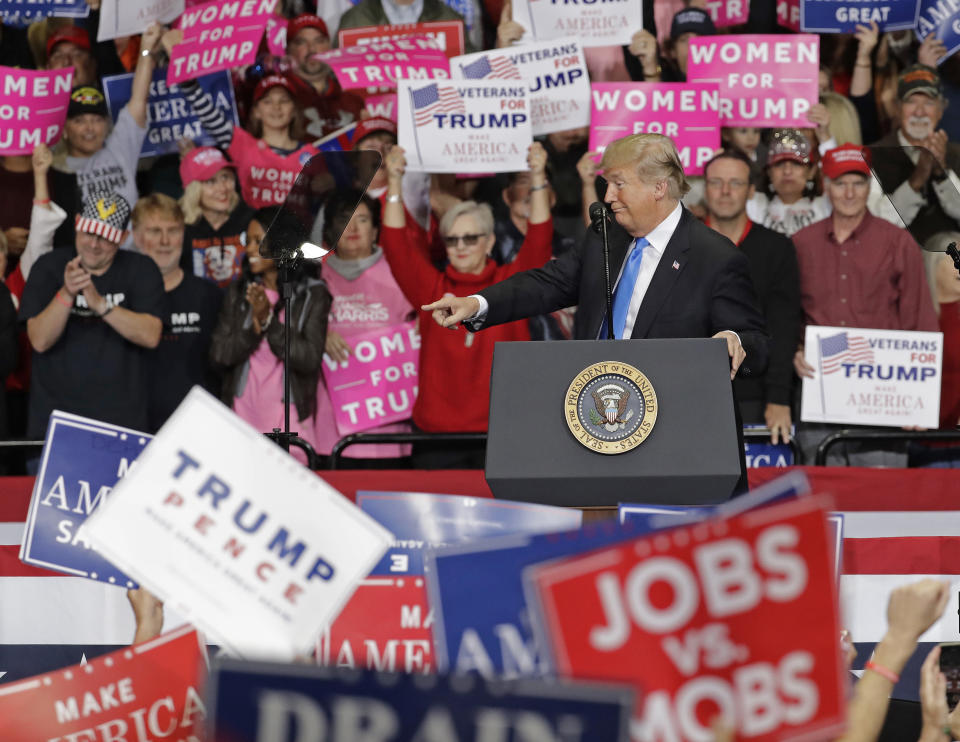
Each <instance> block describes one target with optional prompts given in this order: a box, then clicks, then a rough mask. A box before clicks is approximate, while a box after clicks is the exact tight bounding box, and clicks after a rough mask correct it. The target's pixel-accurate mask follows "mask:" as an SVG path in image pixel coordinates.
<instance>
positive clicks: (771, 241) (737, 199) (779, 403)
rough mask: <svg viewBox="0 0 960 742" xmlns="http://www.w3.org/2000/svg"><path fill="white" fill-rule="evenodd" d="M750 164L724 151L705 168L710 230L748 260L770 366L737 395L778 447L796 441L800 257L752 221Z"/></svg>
mask: <svg viewBox="0 0 960 742" xmlns="http://www.w3.org/2000/svg"><path fill="white" fill-rule="evenodd" d="M750 169H751V162H750V159H749V158H748V157H747V156H746V155H745V154H744V153H743V152H741V151H740V150H738V149H724V150H721V151H720V152H719V153H717V154H716V155H714V157H713V159H711V160H710V161H709V162H708V163H707V164H706V166H705V167H704V170H703V172H704V179H705V181H706V190H705V193H704V200H705V205H706V208H707V218H706V220H705V221H706V224H707V226H708V227H711V228H712V229H714V230H716V231H717V232H719V233H720V234H722V235H723V236H724V237H726V238H727V239H729V240H730V241H731V242H732V243H733V244H734V245H736V246H737V247H738V248H739V249H740V251H741V252H742V253H743V254H744V255H746V256H747V261H748V262H749V264H750V277H751V278H752V279H753V286H754V288H755V289H756V291H757V298H758V299H759V302H760V310H761V311H762V312H763V316H764V319H766V321H767V332H768V333H769V334H770V361H769V363H768V364H767V370H766V372H765V373H764V374H763V375H762V376H756V377H753V378H749V377H748V378H741V377H737V378H736V379H735V380H734V382H733V386H734V391H735V393H736V397H737V402H738V403H739V405H740V411H741V414H742V415H743V421H744V422H745V423H748V424H749V423H758V424H763V425H766V426H767V427H768V428H769V429H770V436H771V440H772V441H773V443H779V442H780V441H781V440H782V441H784V442H786V441H789V440H790V435H791V433H790V427H791V422H792V419H791V412H790V406H791V393H792V389H793V352H794V350H795V349H796V344H797V332H798V330H799V326H800V279H799V274H798V269H797V252H796V250H795V249H794V247H793V243H792V242H791V241H790V238H789V237H786V236H785V235H782V234H780V233H779V232H774V231H773V230H772V229H767V228H766V227H764V226H763V225H761V224H755V223H754V222H752V221H750V219H749V218H748V217H747V201H748V200H749V199H750V198H752V197H753V192H754V187H753V185H752V184H751V182H750Z"/></svg>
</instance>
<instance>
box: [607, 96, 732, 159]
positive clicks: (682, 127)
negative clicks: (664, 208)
mask: <svg viewBox="0 0 960 742" xmlns="http://www.w3.org/2000/svg"><path fill="white" fill-rule="evenodd" d="M591 87H592V89H593V106H592V109H591V113H590V120H591V123H590V149H591V151H594V150H595V151H600V152H602V151H603V150H604V149H605V148H606V146H607V145H608V144H610V142H612V141H613V140H615V139H619V138H620V137H625V136H627V135H629V134H651V133H652V134H664V135H666V136H668V137H670V138H671V139H672V140H673V142H674V144H676V145H677V151H678V152H679V153H680V162H681V163H682V164H683V171H684V172H685V173H686V174H687V175H702V174H703V166H704V164H705V163H706V162H707V161H708V160H709V159H710V158H711V157H712V156H713V153H714V152H716V151H717V149H718V148H719V147H720V117H719V100H720V94H719V89H718V87H717V85H716V84H714V83H671V82H642V83H635V82H630V83H622V82H603V83H594V84H593V85H592V86H591Z"/></svg>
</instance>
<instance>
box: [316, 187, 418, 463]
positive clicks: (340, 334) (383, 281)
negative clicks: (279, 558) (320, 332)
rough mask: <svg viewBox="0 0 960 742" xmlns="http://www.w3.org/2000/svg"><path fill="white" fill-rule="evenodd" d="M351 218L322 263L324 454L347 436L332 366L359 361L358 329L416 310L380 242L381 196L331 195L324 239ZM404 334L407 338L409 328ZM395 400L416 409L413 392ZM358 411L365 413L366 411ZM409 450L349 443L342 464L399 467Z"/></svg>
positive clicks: (386, 429) (392, 427)
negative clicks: (338, 413) (340, 424)
mask: <svg viewBox="0 0 960 742" xmlns="http://www.w3.org/2000/svg"><path fill="white" fill-rule="evenodd" d="M358 202H359V203H358ZM354 205H356V210H355V211H354V210H353V209H354ZM351 213H352V216H351ZM347 219H349V221H348V222H347V225H346V227H345V228H343V234H342V236H341V237H340V238H339V240H338V241H337V242H336V250H335V252H333V253H331V254H330V255H329V256H328V257H327V259H326V260H325V261H324V267H323V276H324V279H325V280H326V282H327V287H328V288H329V289H330V293H331V294H333V304H332V306H331V309H330V317H329V320H328V325H327V339H326V347H325V350H326V355H325V356H324V363H323V372H324V373H323V376H322V377H321V379H320V385H319V388H318V389H317V416H316V436H315V445H316V447H317V453H318V454H322V455H329V454H330V451H331V449H332V448H333V446H334V444H335V443H336V442H337V441H338V440H339V439H340V438H342V437H343V435H342V434H341V432H340V431H339V430H338V428H337V424H336V419H335V417H334V409H333V404H332V403H331V400H330V394H329V392H328V389H327V384H326V378H327V375H328V374H329V372H330V370H331V368H335V367H336V366H337V365H338V364H341V363H355V362H356V361H355V360H354V358H353V351H354V347H355V342H354V340H353V339H354V338H355V337H356V336H357V335H359V334H360V333H365V332H369V331H371V330H382V329H386V328H390V327H395V326H397V325H400V324H402V323H404V322H407V321H409V320H411V319H412V318H413V317H414V314H415V313H414V310H413V307H412V306H411V305H410V302H408V301H407V299H406V298H405V297H404V295H403V292H402V291H401V290H400V287H399V286H398V285H397V282H396V279H394V277H393V273H391V272H390V266H389V265H388V264H387V261H386V260H385V259H384V255H383V250H382V249H381V248H380V247H379V246H378V245H377V237H378V235H379V232H380V202H379V201H377V200H375V199H372V198H370V197H369V196H366V195H363V196H361V193H360V191H346V192H341V193H338V194H337V195H336V196H335V197H333V198H332V199H331V200H330V201H328V202H327V204H326V206H325V207H324V241H325V242H326V243H327V244H328V245H330V244H331V243H332V242H333V240H336V239H337V232H338V231H339V229H340V228H342V227H343V222H344V221H346V220H347ZM403 337H404V338H405V339H406V338H407V333H404V335H403ZM391 401H392V402H393V404H394V405H395V406H396V405H401V406H402V405H404V404H406V405H407V408H408V410H409V411H411V412H412V410H413V401H414V400H413V399H412V398H409V399H404V397H403V395H399V396H397V397H396V398H394V399H392V400H391ZM356 414H360V415H361V416H362V414H363V411H361V412H360V413H356ZM408 417H409V415H408ZM409 430H410V425H409V423H407V422H401V423H394V424H388V425H381V426H378V427H375V428H370V429H367V430H365V431H363V432H367V433H394V432H406V431H409ZM409 455H410V447H409V446H401V445H392V444H391V445H382V446H381V445H358V446H351V447H350V448H348V449H347V450H346V451H345V452H344V457H345V459H348V460H346V461H342V466H344V467H345V468H351V464H353V465H354V466H356V465H358V464H359V463H361V462H362V464H363V466H364V468H375V467H385V468H396V467H397V463H398V462H397V461H396V459H397V458H398V457H404V456H409ZM369 459H378V461H376V462H373V461H370V460H369ZM358 460H360V461H358Z"/></svg>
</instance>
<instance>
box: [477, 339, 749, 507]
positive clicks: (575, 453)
mask: <svg viewBox="0 0 960 742" xmlns="http://www.w3.org/2000/svg"><path fill="white" fill-rule="evenodd" d="M636 372H639V376H638V374H637V373H636ZM490 383H491V394H490V427H489V434H488V440H487V460H486V477H487V483H488V484H489V486H490V489H491V491H492V492H493V494H494V496H495V497H498V498H504V499H510V500H519V501H522V502H535V503H543V504H548V505H562V506H572V507H609V506H616V505H617V504H618V503H620V502H643V503H662V504H671V505H706V504H715V503H719V502H723V501H726V500H727V499H729V497H730V495H731V493H732V492H733V489H734V486H735V485H736V483H737V480H738V478H739V477H740V462H741V457H742V455H743V448H742V444H741V443H740V442H739V431H738V425H737V422H736V416H735V411H734V399H733V385H732V384H731V382H730V362H729V357H728V355H727V345H726V343H725V342H724V341H723V340H719V339H716V340H715V339H669V340H667V339H664V340H617V341H609V340H600V341H597V340H572V341H566V342H517V343H497V345H496V348H495V350H494V354H493V373H492V377H491V381H490ZM624 436H627V437H626V438H624ZM618 439H620V440H618ZM641 439H642V442H641ZM600 449H603V450H607V451H617V452H616V453H613V452H611V453H601V452H600Z"/></svg>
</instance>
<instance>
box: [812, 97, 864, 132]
mask: <svg viewBox="0 0 960 742" xmlns="http://www.w3.org/2000/svg"><path fill="white" fill-rule="evenodd" d="M820 100H821V101H822V102H823V105H825V106H826V107H827V111H829V112H830V123H829V124H828V125H827V126H828V127H829V129H830V137H831V138H832V139H833V140H834V141H835V142H836V143H837V144H838V145H839V144H863V136H862V134H861V131H860V116H859V114H857V109H856V107H855V106H854V105H853V103H851V102H850V99H849V98H847V97H846V96H844V95H840V94H839V93H834V92H832V91H829V90H828V91H826V92H823V93H820Z"/></svg>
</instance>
